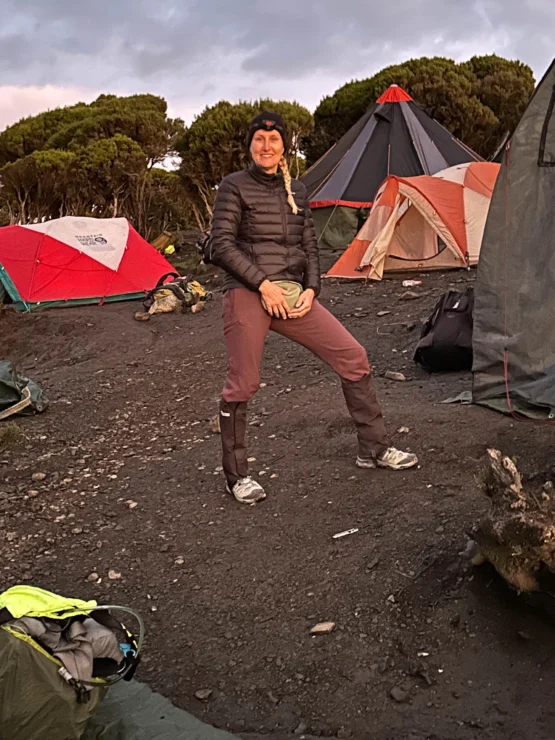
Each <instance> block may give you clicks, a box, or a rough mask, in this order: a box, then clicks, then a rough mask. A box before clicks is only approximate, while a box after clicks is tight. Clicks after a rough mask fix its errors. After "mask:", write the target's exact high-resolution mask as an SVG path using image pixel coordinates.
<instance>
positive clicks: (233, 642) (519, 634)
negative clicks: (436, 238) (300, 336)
mask: <svg viewBox="0 0 555 740" xmlns="http://www.w3.org/2000/svg"><path fill="white" fill-rule="evenodd" d="M422 279H423V282H424V284H423V286H422V287H421V288H417V289H415V290H416V292H417V293H418V294H419V297H418V298H415V299H413V300H403V299H402V298H401V295H402V293H404V292H405V289H403V288H402V287H401V285H400V282H399V281H398V280H386V281H383V282H382V283H380V284H372V285H369V286H365V285H361V284H358V283H332V282H327V283H326V285H325V290H324V296H323V302H324V303H325V304H326V305H328V306H329V307H330V308H331V310H332V311H333V312H334V313H335V314H336V315H337V316H338V317H339V318H340V319H341V320H342V321H344V322H345V324H346V325H347V326H348V327H349V329H350V330H352V332H353V333H354V334H355V336H356V337H357V338H358V339H359V340H360V341H361V342H362V343H363V344H364V345H365V346H366V347H367V349H368V352H369V355H370V358H371V361H372V362H373V365H374V372H375V375H376V378H377V380H376V383H377V386H378V390H379V395H380V398H381V400H382V403H383V406H384V409H385V414H386V419H387V422H388V425H389V428H390V430H391V432H392V436H393V442H394V443H395V444H396V445H397V446H401V447H406V448H410V449H411V450H414V451H415V452H417V453H418V454H419V456H420V457H421V467H420V468H419V469H417V470H412V471H406V472H404V473H403V472H401V473H393V472H387V471H360V470H358V469H356V468H355V467H354V464H353V463H354V456H355V453H356V444H355V436H354V433H353V429H352V427H351V423H350V420H349V418H348V416H347V412H346V410H345V408H344V404H343V399H342V395H341V392H340V388H339V384H338V382H337V380H336V378H335V377H334V375H333V373H332V372H331V371H330V370H329V369H328V368H326V367H324V366H322V365H320V363H319V362H318V360H316V359H315V358H313V357H312V356H311V355H309V354H308V353H307V352H306V351H305V350H303V349H301V348H298V347H296V346H295V345H292V344H288V343H287V342H286V341H285V340H283V339H281V338H279V337H276V336H271V337H270V338H269V341H268V344H267V351H266V355H265V363H264V368H263V374H262V381H263V387H262V388H261V390H260V392H259V394H258V395H257V397H256V399H255V400H254V402H253V404H252V417H251V426H250V454H251V456H252V457H253V458H255V459H256V461H255V462H253V464H252V468H253V472H254V473H255V474H257V475H260V480H261V481H263V482H264V484H265V486H266V487H267V491H268V499H267V500H266V501H265V502H264V503H263V504H261V505H259V506H256V507H245V506H240V505H239V504H236V503H235V502H234V501H233V500H232V499H230V498H229V497H228V496H226V494H225V493H224V490H223V480H222V477H221V473H220V472H219V471H218V467H219V465H220V460H219V438H218V436H217V435H215V434H213V433H212V431H211V429H210V419H211V417H212V416H213V415H214V414H215V412H216V404H217V400H218V398H219V391H220V387H221V384H222V380H223V375H224V371H225V357H224V350H223V344H222V337H221V334H222V332H221V295H220V293H219V292H216V295H215V300H214V302H213V303H212V304H210V305H209V307H208V309H207V310H206V311H204V312H202V313H200V314H198V315H191V314H188V315H181V314H180V315H166V316H160V317H156V318H153V319H152V320H151V321H150V322H147V323H140V322H136V321H134V320H133V313H134V311H135V310H137V308H138V306H137V305H136V304H119V305H106V306H104V307H88V308H74V309H62V310H50V311H44V312H37V313H36V314H34V315H31V316H26V315H15V314H12V313H11V312H4V313H2V314H0V333H1V336H2V343H1V346H2V351H1V353H0V354H1V355H2V358H3V359H11V360H13V361H14V362H15V363H16V364H17V366H18V368H19V369H20V370H21V371H24V372H26V373H27V374H29V375H30V376H31V377H32V378H34V379H35V380H36V381H37V382H39V383H40V384H41V385H42V386H43V387H44V388H45V390H46V391H47V392H48V394H49V396H50V398H51V400H52V403H51V407H50V409H49V410H48V412H46V413H45V414H43V415H40V416H34V417H26V418H22V419H21V420H18V424H19V425H20V427H21V429H22V430H23V432H24V435H25V437H24V439H23V441H22V442H20V444H18V445H15V446H10V447H8V448H6V449H4V450H1V451H0V530H1V531H3V537H2V539H1V542H0V562H1V566H0V568H1V571H0V572H1V573H2V577H1V583H0V586H1V587H2V588H4V587H7V586H9V585H13V584H15V583H18V582H22V581H25V582H31V583H33V584H34V585H38V586H42V587H44V588H47V589H51V590H55V591H59V592H61V593H64V594H66V595H74V596H80V597H83V598H96V599H98V600H99V601H100V602H104V603H112V604H113V603H119V604H124V605H131V606H133V607H135V608H136V609H138V610H139V611H140V612H141V613H142V614H143V615H144V616H145V619H146V623H147V644H146V649H145V653H144V660H143V663H142V666H141V669H140V671H139V675H138V677H139V678H140V679H141V680H144V681H147V682H148V683H149V684H150V685H151V687H152V688H154V689H156V690H158V691H160V692H162V693H163V694H165V695H166V696H168V697H169V698H171V699H172V700H173V701H174V702H175V703H177V704H178V705H179V706H181V707H183V708H185V709H187V710H188V711H191V712H192V713H194V714H195V715H197V716H198V717H199V718H201V719H203V720H205V721H207V722H210V723H213V724H215V725H217V726H219V727H222V728H227V729H229V730H230V731H232V732H234V733H237V734H239V735H242V736H244V737H250V736H255V735H256V736H269V737H271V738H273V739H274V740H276V739H277V738H279V739H280V740H281V739H282V738H292V737H300V738H302V737H337V738H349V737H352V738H354V739H356V740H359V739H360V740H424V739H425V738H428V739H429V740H432V739H433V740H470V739H471V738H481V739H482V738H488V739H490V738H491V739H492V740H501V739H502V740H552V739H553V737H555V705H554V703H553V682H554V677H555V652H554V640H553V637H554V632H553V625H552V623H551V622H550V618H549V617H548V616H547V615H546V614H545V613H544V612H543V611H542V610H539V609H536V610H534V609H532V608H531V607H529V606H527V605H526V604H524V603H523V601H522V599H519V597H517V596H516V595H514V594H512V593H510V592H509V591H508V589H506V588H504V586H503V584H501V583H500V582H499V581H498V580H497V579H496V578H495V577H494V574H493V573H492V571H491V570H489V569H488V567H487V566H485V567H482V568H478V569H476V568H473V567H472V566H471V565H470V564H469V562H468V557H467V556H466V555H464V554H463V553H464V551H465V548H466V546H467V543H468V536H467V534H466V532H467V531H468V530H469V528H470V527H471V526H472V525H473V524H474V523H475V522H477V521H478V520H479V518H480V516H481V515H482V513H483V512H484V511H485V510H486V506H487V502H486V500H485V497H484V496H483V494H481V493H480V491H479V490H478V488H477V486H476V482H475V476H476V475H477V474H478V473H479V471H480V468H481V465H482V464H483V461H484V453H485V450H486V448H487V447H488V446H495V447H498V448H499V449H501V450H502V451H503V452H504V453H506V454H510V455H514V456H516V457H517V460H518V465H519V466H520V468H521V469H522V470H523V472H524V474H525V477H526V479H527V480H530V479H531V480H532V481H535V482H537V483H538V484H539V483H541V482H543V481H545V480H546V479H548V478H550V477H551V476H552V474H554V475H555V469H554V470H553V471H552V466H553V464H554V460H553V455H552V450H553V442H554V431H553V428H552V427H551V426H548V425H534V424H528V423H519V422H515V421H513V420H512V419H509V418H505V417H502V416H500V415H496V414H494V413H493V412H489V411H486V410H484V409H480V408H476V407H472V406H461V405H442V404H441V403H440V402H441V401H443V400H444V399H446V398H448V397H449V396H453V395H455V394H457V393H459V392H460V391H463V390H469V389H470V387H471V378H470V376H469V375H441V376H428V375H427V374H426V373H424V372H423V371H421V370H419V369H418V368H416V367H415V366H414V364H413V362H412V358H411V355H412V350H413V348H414V345H415V342H416V340H417V337H418V335H419V327H420V323H421V321H422V320H423V319H424V318H425V317H426V316H427V315H428V313H429V311H430V309H431V307H432V305H433V304H434V302H435V300H436V299H437V297H438V296H439V295H440V294H441V293H442V292H443V291H444V290H446V289H447V287H448V285H450V284H454V285H455V286H456V287H457V288H461V287H464V285H465V284H466V282H468V281H471V280H472V279H473V275H467V274H466V273H450V274H445V275H437V274H436V275H432V276H431V275H426V276H423V277H422ZM379 311H389V312H390V313H389V314H388V315H386V316H382V317H378V316H377V313H378V312H379ZM387 370H395V371H400V372H403V373H404V374H405V375H406V377H407V380H406V382H393V381H388V380H385V379H384V378H383V373H384V372H385V371H387ZM401 427H408V429H409V431H408V433H407V432H404V433H399V432H397V431H396V430H398V429H399V428H401ZM36 473H39V474H44V475H45V476H46V477H45V478H44V480H42V481H36V480H33V479H32V476H33V474H36ZM39 477H42V476H39ZM350 528H358V532H356V533H355V534H352V535H350V536H346V537H344V538H341V539H333V535H334V534H336V533H339V532H342V531H344V530H348V529H350ZM110 570H116V571H118V572H119V573H120V574H121V578H119V579H117V580H111V579H110V578H109V577H108V572H109V571H110ZM91 574H97V575H98V580H97V581H96V582H91V580H89V579H94V577H95V576H94V575H91ZM322 621H333V622H335V623H336V628H335V630H334V631H333V632H332V633H331V634H329V635H323V636H319V637H311V636H310V634H309V632H310V629H311V627H313V626H314V625H315V624H316V623H317V622H322ZM201 689H209V690H211V692H212V693H211V695H210V697H209V699H208V700H206V701H200V700H199V699H197V698H195V692H197V691H198V690H201Z"/></svg>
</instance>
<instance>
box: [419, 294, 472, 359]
mask: <svg viewBox="0 0 555 740" xmlns="http://www.w3.org/2000/svg"><path fill="white" fill-rule="evenodd" d="M473 311H474V288H467V289H466V290H465V291H464V293H459V292H457V291H455V290H450V291H448V292H447V293H444V294H443V295H442V296H441V298H440V299H439V301H438V302H437V303H436V305H435V308H434V310H433V311H432V314H431V316H430V318H429V319H428V320H427V321H426V323H425V324H424V327H423V328H422V332H421V334H420V341H419V342H418V345H417V347H416V351H415V353H414V361H415V362H416V363H418V364H419V365H422V367H424V368H425V369H426V370H428V371H429V372H431V373H433V372H447V371H454V370H472V314H473Z"/></svg>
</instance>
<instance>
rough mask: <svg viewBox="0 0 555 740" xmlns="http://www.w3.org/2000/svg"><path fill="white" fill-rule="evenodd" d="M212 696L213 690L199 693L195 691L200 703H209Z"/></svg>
mask: <svg viewBox="0 0 555 740" xmlns="http://www.w3.org/2000/svg"><path fill="white" fill-rule="evenodd" d="M211 696H212V689H199V690H198V691H195V697H196V698H197V699H198V700H199V701H208V699H210V697H211Z"/></svg>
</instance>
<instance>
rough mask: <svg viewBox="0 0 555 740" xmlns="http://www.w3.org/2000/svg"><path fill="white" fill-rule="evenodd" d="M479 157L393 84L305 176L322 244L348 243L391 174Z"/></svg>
mask: <svg viewBox="0 0 555 740" xmlns="http://www.w3.org/2000/svg"><path fill="white" fill-rule="evenodd" d="M477 161H481V157H480V156H479V155H478V154H476V153H475V152H473V151H472V150H471V149H469V147H467V146H466V145H465V144H463V143H462V142H460V141H459V140H458V139H456V138H455V137H454V136H453V135H452V134H451V133H449V131H447V129H445V128H444V127H443V126H442V125H441V124H439V123H438V122H437V121H436V120H434V119H433V118H430V116H428V114H427V113H425V112H424V111H423V110H422V109H421V108H419V107H418V105H417V104H416V103H415V102H414V100H413V99H412V98H411V96H410V95H409V94H408V93H407V92H405V90H403V89H402V88H401V87H398V86H397V85H391V87H389V88H388V89H387V90H386V91H385V92H384V93H383V95H381V96H380V97H379V98H378V99H377V101H376V102H375V103H374V105H372V106H370V108H369V109H368V111H367V112H366V113H365V114H364V115H363V116H362V117H361V118H360V119H359V120H358V121H357V122H356V123H355V124H354V126H352V127H351V128H350V129H349V131H347V133H346V134H345V135H344V136H343V137H342V138H341V139H340V140H339V141H338V142H337V143H336V144H335V145H334V146H332V147H331V149H329V150H328V151H327V152H326V154H324V155H323V157H321V158H320V159H319V160H318V162H316V163H315V164H314V165H313V166H312V167H311V168H310V169H309V170H307V172H306V173H305V174H304V175H303V177H302V178H301V179H302V182H303V183H304V185H305V186H306V189H307V192H308V197H309V200H310V207H311V209H312V214H313V216H314V221H315V224H316V230H317V232H318V235H319V239H320V246H322V247H328V248H331V249H345V248H346V247H347V246H348V244H349V243H350V242H351V241H352V239H353V238H354V237H355V235H356V233H357V231H358V230H359V229H360V228H361V226H362V224H363V223H364V221H365V220H366V216H367V215H368V209H369V208H370V207H371V205H372V202H373V201H374V197H375V195H376V193H377V191H378V188H379V187H380V185H381V184H382V182H383V181H384V180H385V178H386V177H387V176H388V175H397V176H398V177H414V176H416V175H434V174H435V173H436V172H439V171H440V170H444V169H446V168H447V167H451V166H453V165H457V164H464V163H465V162H477Z"/></svg>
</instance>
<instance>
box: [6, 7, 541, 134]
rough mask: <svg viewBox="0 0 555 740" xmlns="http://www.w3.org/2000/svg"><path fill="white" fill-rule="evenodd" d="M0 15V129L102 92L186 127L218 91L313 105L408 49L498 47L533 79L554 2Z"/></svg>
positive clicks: (461, 56) (13, 10) (18, 10)
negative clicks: (151, 99)
mask: <svg viewBox="0 0 555 740" xmlns="http://www.w3.org/2000/svg"><path fill="white" fill-rule="evenodd" d="M0 18H2V23H1V25H0V130H1V129H3V128H4V127H5V126H7V125H9V124H10V123H12V122H14V121H16V120H18V119H19V118H21V117H22V116H26V115H31V114H34V113H38V112H40V111H42V110H46V109H47V108H53V107H56V106H60V105H66V104H71V103H75V102H78V101H79V100H84V101H90V100H93V99H94V98H95V97H96V96H97V95H98V94H100V93H101V92H111V93H116V94H130V93H135V92H152V93H156V94H158V95H163V96H164V97H165V98H166V99H167V100H168V103H169V105H170V112H171V114H172V115H179V116H181V117H182V118H184V119H185V120H186V121H190V120H192V118H193V116H194V115H195V114H196V113H199V112H200V111H201V110H202V109H203V108H204V107H205V106H206V105H211V104H213V103H215V102H217V101H218V100H221V99H222V98H225V99H228V100H234V101H236V100H239V99H242V100H248V99H252V98H256V97H271V98H274V99H276V98H286V99H289V100H292V99H294V100H297V101H299V102H300V103H303V104H304V105H306V106H308V107H309V108H311V109H314V107H315V106H316V105H317V104H318V102H319V100H320V99H321V98H322V97H323V96H324V95H326V94H329V93H332V92H333V91H334V90H335V89H336V88H337V87H339V86H340V85H341V84H343V83H344V82H347V81H348V80H351V79H356V78H364V77H368V76H370V75H372V74H374V73H375V72H377V71H379V70H380V69H381V68H382V67H384V66H387V65H388V64H394V63H397V62H401V61H404V60H405V59H408V58H410V57H415V56H424V55H426V56H434V55H442V56H448V57H451V58H454V59H456V60H460V61H462V60H465V59H468V58H469V57H470V56H472V55H473V54H489V53H497V54H500V55H502V56H506V57H509V58H518V59H521V60H522V61H524V62H526V63H528V64H529V65H530V66H531V67H532V68H533V70H534V72H535V73H536V77H539V76H541V75H542V74H543V73H544V71H545V69H546V68H547V66H548V65H549V64H550V62H551V59H552V57H553V55H554V53H555V52H554V47H553V42H552V32H553V29H554V28H555V0H466V1H465V2H463V0H389V1H388V0H386V1H385V2H384V1H383V0H0Z"/></svg>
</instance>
